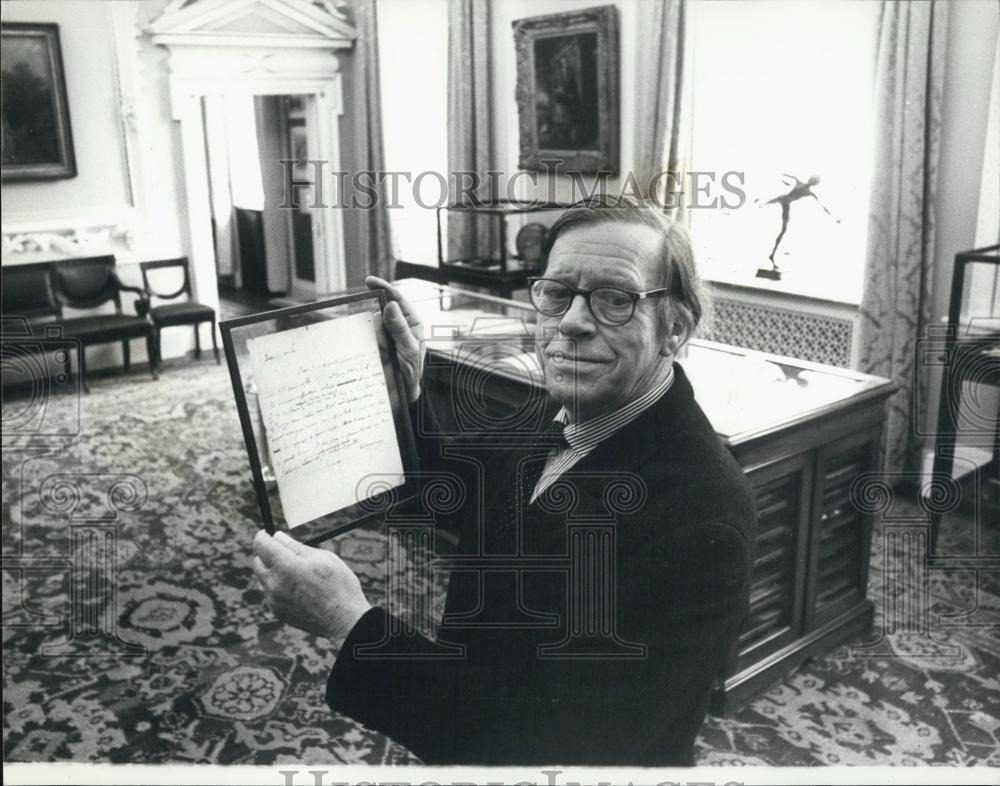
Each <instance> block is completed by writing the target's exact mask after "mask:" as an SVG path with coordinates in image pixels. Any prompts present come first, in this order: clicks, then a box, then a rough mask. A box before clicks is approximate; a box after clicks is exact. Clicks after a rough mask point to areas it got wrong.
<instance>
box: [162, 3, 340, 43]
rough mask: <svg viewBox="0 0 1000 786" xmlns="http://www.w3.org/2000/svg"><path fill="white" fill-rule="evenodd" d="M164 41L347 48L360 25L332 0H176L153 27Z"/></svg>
mask: <svg viewBox="0 0 1000 786" xmlns="http://www.w3.org/2000/svg"><path fill="white" fill-rule="evenodd" d="M147 32H149V33H150V34H151V35H152V37H153V41H154V42H156V43H158V44H167V45H175V44H187V45H194V46H197V45H203V46H227V45H228V46H246V45H250V44H252V45H255V46H268V45H270V46H276V47H287V46H290V45H294V46H298V47H317V48H346V47H349V46H351V44H352V43H353V41H354V38H355V37H356V32H355V29H354V27H352V26H351V25H350V24H349V23H348V21H347V17H346V15H345V14H344V13H343V11H341V10H340V9H339V7H338V5H337V4H335V3H334V2H330V1H329V0H174V2H171V3H169V4H168V5H167V6H166V8H165V9H164V10H163V13H162V14H160V15H159V16H158V17H157V18H156V19H155V20H154V21H153V22H152V23H151V24H150V26H149V28H148V30H147Z"/></svg>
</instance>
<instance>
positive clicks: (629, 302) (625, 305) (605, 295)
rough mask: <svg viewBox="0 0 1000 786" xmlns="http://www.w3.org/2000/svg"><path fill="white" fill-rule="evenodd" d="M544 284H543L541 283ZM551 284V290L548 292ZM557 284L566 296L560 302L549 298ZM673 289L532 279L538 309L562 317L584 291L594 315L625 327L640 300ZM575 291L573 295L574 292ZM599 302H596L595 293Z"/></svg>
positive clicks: (603, 321)
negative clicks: (581, 285)
mask: <svg viewBox="0 0 1000 786" xmlns="http://www.w3.org/2000/svg"><path fill="white" fill-rule="evenodd" d="M540 285H541V286H540ZM546 287H549V288H550V291H549V292H548V293H546V292H545V288H546ZM552 288H554V289H555V292H556V293H559V294H560V295H562V296H563V297H560V298H558V299H557V301H556V302H550V301H548V300H547V299H546V298H547V297H552V295H553V292H552V291H551V289H552ZM669 293H670V290H669V289H667V288H664V289H649V290H646V291H645V292H633V291H631V290H628V289H620V288H619V287H595V288H594V289H577V288H576V287H571V286H570V285H569V284H567V283H565V282H563V281H559V280H558V279H555V278H544V277H539V276H533V277H531V278H529V279H528V297H529V298H530V299H531V305H532V306H534V308H535V311H537V312H538V313H539V314H542V315H543V316H546V317H561V316H562V315H563V314H565V313H566V312H567V311H569V310H570V308H571V307H572V305H573V301H574V300H575V299H576V296H577V295H582V296H583V299H584V301H586V303H587V308H588V309H590V313H591V315H592V316H593V317H594V319H595V320H596V321H597V322H599V323H600V324H602V325H607V326H609V327H621V326H622V325H627V324H628V323H629V322H630V321H631V320H632V317H634V316H635V309H636V304H637V303H638V302H639V301H640V300H646V299H648V298H658V297H666V296H667V295H668V294H669ZM570 295H572V297H571V296H570ZM595 295H596V297H597V305H596V307H595V305H594V297H595Z"/></svg>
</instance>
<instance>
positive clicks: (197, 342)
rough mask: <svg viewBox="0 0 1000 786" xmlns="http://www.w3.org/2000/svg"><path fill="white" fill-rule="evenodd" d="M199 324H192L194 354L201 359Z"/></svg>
mask: <svg viewBox="0 0 1000 786" xmlns="http://www.w3.org/2000/svg"><path fill="white" fill-rule="evenodd" d="M200 327H201V325H195V326H194V356H195V357H196V358H198V359H199V360H201V331H200V330H198V328H200Z"/></svg>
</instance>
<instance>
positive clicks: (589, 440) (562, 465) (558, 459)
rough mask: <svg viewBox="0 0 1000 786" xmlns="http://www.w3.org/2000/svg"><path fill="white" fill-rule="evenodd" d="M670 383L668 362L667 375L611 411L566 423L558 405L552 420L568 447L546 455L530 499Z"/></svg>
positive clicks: (566, 414) (647, 405) (648, 404)
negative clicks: (555, 422)
mask: <svg viewBox="0 0 1000 786" xmlns="http://www.w3.org/2000/svg"><path fill="white" fill-rule="evenodd" d="M673 384H674V367H673V365H671V366H670V370H669V371H668V372H667V376H666V377H664V378H663V379H662V380H661V381H660V382H659V383H657V384H656V385H654V386H653V387H652V388H650V389H649V390H647V391H646V392H645V393H643V394H642V395H641V396H639V398H637V399H635V400H634V401H630V402H629V403H628V404H626V405H625V406H623V407H620V408H619V409H616V410H614V411H613V412H608V413H606V414H604V415H599V416H598V417H596V418H591V419H590V420H585V421H583V422H582V423H570V415H569V410H568V409H566V407H563V408H562V409H560V410H559V411H558V412H557V413H556V415H555V417H554V418H553V420H557V421H559V422H560V423H562V424H564V425H565V428H564V429H563V435H564V436H565V437H566V442H567V443H569V447H566V448H562V449H561V450H559V451H557V452H555V453H553V454H552V455H551V456H549V458H548V460H547V461H546V462H545V468H544V469H543V470H542V475H541V477H540V478H539V479H538V483H537V484H536V485H535V492H534V493H533V494H532V495H531V502H534V501H535V500H536V499H538V497H540V496H541V495H542V494H543V493H544V492H545V490H546V489H547V488H548V487H549V486H551V485H552V484H553V483H555V482H556V481H557V480H558V479H559V478H560V477H561V476H562V475H563V473H565V472H566V471H567V470H568V469H569V468H570V467H572V466H573V465H574V464H576V463H577V462H578V461H580V460H581V459H582V458H583V457H584V456H587V455H588V454H590V453H593V452H594V450H595V449H596V448H597V446H598V445H599V444H600V443H601V442H603V441H604V440H605V439H607V438H608V437H610V436H611V435H612V434H613V433H614V432H616V431H617V430H618V429H620V428H622V427H623V426H626V425H628V424H629V423H631V422H632V421H633V420H635V419H636V418H637V417H639V415H641V414H642V413H643V412H645V411H646V410H647V409H649V408H650V407H651V406H653V404H655V403H656V402H657V401H659V400H660V399H661V398H662V397H663V396H664V395H665V394H666V392H667V391H668V390H670V386H671V385H673Z"/></svg>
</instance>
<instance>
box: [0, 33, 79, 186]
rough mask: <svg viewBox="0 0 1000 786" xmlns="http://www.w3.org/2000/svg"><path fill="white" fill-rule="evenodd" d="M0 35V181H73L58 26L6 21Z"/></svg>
mask: <svg viewBox="0 0 1000 786" xmlns="http://www.w3.org/2000/svg"><path fill="white" fill-rule="evenodd" d="M0 32H2V35H3V47H2V48H0V68H2V77H3V78H2V81H0V111H2V119H3V138H2V142H0V149H2V152H0V179H2V180H3V182H5V183H7V182H14V181H19V180H22V181H23V180H56V179H60V178H69V177H76V158H75V157H74V155H73V135H72V132H71V130H70V124H69V104H68V102H67V100H66V77H65V74H64V72H63V63H62V53H61V51H60V49H59V25H54V24H40V23H15V22H10V23H6V22H5V23H4V24H3V25H2V26H0Z"/></svg>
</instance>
